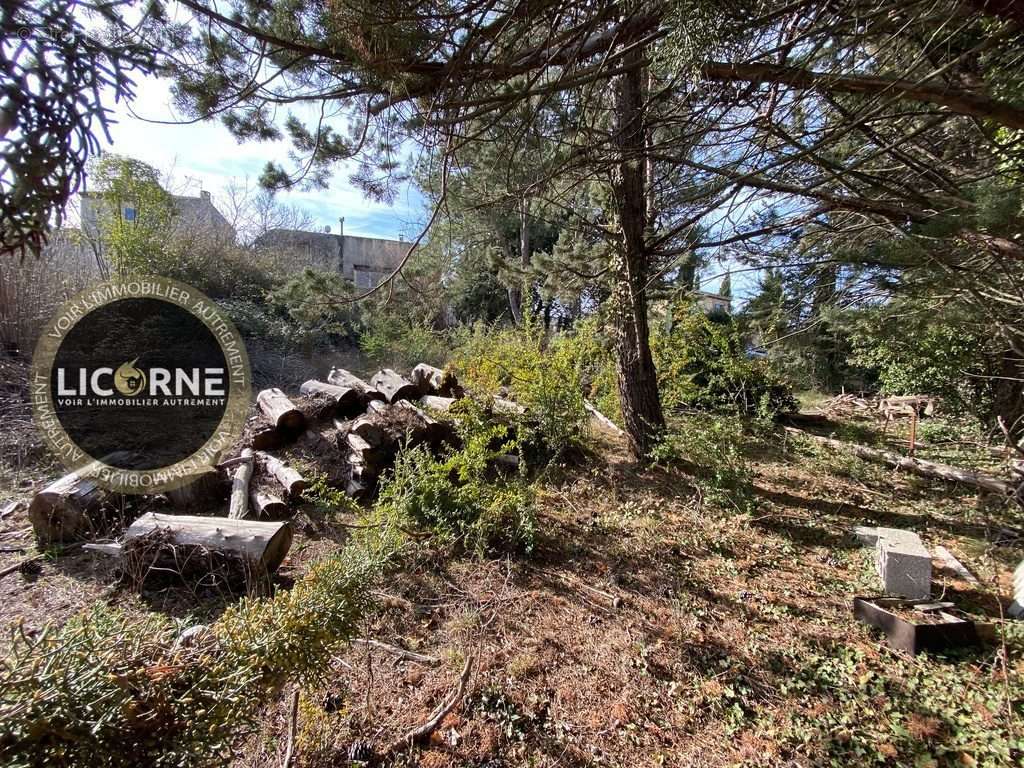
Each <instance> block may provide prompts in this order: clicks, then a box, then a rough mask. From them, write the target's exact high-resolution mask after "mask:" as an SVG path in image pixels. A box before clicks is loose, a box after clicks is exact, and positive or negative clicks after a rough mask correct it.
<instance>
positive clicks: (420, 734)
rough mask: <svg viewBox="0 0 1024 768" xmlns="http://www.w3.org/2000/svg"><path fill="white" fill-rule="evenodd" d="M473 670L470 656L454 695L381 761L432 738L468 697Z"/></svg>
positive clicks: (383, 756)
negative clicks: (444, 721) (467, 688)
mask: <svg viewBox="0 0 1024 768" xmlns="http://www.w3.org/2000/svg"><path fill="white" fill-rule="evenodd" d="M472 669H473V657H472V656H469V657H468V658H467V659H466V664H465V666H464V667H463V668H462V674H461V675H460V676H459V685H458V687H457V688H456V689H455V691H454V692H453V693H452V695H451V696H449V697H448V699H447V700H445V701H443V702H441V704H439V705H438V706H437V709H435V710H434V711H433V713H432V714H431V715H430V718H429V719H428V720H427V721H426V722H425V723H423V724H422V725H419V726H417V727H416V728H413V729H412V730H411V731H409V732H408V733H407V734H405V735H404V736H402V738H400V739H397V740H395V741H393V742H391V744H390V745H389V746H388V748H387V749H385V750H384V751H383V752H382V753H381V754H380V755H379V757H380V759H381V760H385V759H387V758H388V757H391V756H392V755H395V754H398V753H399V752H401V751H402V750H404V749H407V748H408V747H410V746H412V745H413V744H417V743H420V742H422V741H424V740H425V739H428V738H430V734H432V733H433V732H434V731H436V730H437V729H438V727H439V726H440V725H441V722H442V721H443V720H444V719H445V717H447V716H448V713H449V712H451V711H452V710H453V709H455V707H456V706H458V704H459V702H461V701H462V699H463V698H464V697H465V696H466V686H467V685H468V684H469V675H470V672H471V671H472Z"/></svg>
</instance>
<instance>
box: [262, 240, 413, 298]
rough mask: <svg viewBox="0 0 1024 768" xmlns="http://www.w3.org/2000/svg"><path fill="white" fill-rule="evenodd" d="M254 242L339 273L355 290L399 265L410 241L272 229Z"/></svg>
mask: <svg viewBox="0 0 1024 768" xmlns="http://www.w3.org/2000/svg"><path fill="white" fill-rule="evenodd" d="M255 245H256V248H259V249H265V250H273V251H276V252H278V253H284V254H289V255H291V256H292V257H294V258H295V259H296V260H297V261H304V262H306V263H307V264H309V265H310V266H312V267H315V268H317V269H322V270H325V271H328V272H338V273H340V274H341V275H343V276H344V277H346V278H347V279H349V280H351V281H352V283H353V284H354V285H355V287H356V288H357V289H360V290H369V289H370V288H374V287H376V286H377V285H378V284H380V283H381V281H383V280H384V279H385V278H386V277H388V275H390V274H391V273H392V272H394V271H395V269H397V268H398V265H399V264H400V263H401V262H402V259H403V258H405V255H406V254H407V253H408V252H409V248H410V247H411V245H412V244H411V243H407V242H403V241H401V240H385V239H383V238H377V237H359V236H356V235H346V234H343V233H342V234H337V235H335V234H331V233H330V232H306V231H304V230H299V229H272V230H270V231H269V232H267V233H266V234H264V235H261V236H260V237H258V238H256V243H255Z"/></svg>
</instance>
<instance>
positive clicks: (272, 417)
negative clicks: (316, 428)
mask: <svg viewBox="0 0 1024 768" xmlns="http://www.w3.org/2000/svg"><path fill="white" fill-rule="evenodd" d="M256 404H257V405H258V406H259V409H260V411H261V412H262V413H263V415H264V416H266V418H267V421H269V422H270V423H271V424H273V425H274V426H275V427H277V428H278V429H279V430H281V431H283V432H289V433H293V434H294V433H296V432H301V431H302V430H303V429H304V428H305V426H306V417H305V416H303V415H302V411H300V410H299V409H298V408H296V407H295V403H293V402H292V401H291V400H289V399H288V395H286V394H285V393H284V392H282V391H281V390H280V389H278V388H277V387H272V388H270V389H264V390H263V391H262V392H260V393H259V394H258V395H257V396H256Z"/></svg>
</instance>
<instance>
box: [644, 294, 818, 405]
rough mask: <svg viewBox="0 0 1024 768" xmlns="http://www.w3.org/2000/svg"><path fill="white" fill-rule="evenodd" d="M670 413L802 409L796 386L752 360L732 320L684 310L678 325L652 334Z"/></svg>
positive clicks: (663, 395)
mask: <svg viewBox="0 0 1024 768" xmlns="http://www.w3.org/2000/svg"><path fill="white" fill-rule="evenodd" d="M651 347H652V350H653V353H654V362H655V366H656V367H657V369H658V386H659V387H660V390H661V401H662V405H663V407H664V408H665V410H666V411H669V412H671V411H673V410H680V409H698V410H706V411H715V412H720V413H736V414H741V415H744V416H757V417H761V418H770V417H772V416H774V415H775V414H776V413H779V412H782V411H793V410H796V409H797V406H798V404H797V402H796V398H794V397H793V393H792V391H791V389H790V387H789V386H788V385H787V384H786V383H784V382H783V381H782V380H781V379H779V377H778V376H777V375H776V374H775V373H774V371H773V370H772V369H771V367H770V366H769V364H768V363H767V362H766V361H764V360H752V359H750V358H748V357H747V355H746V354H745V350H744V347H743V340H742V338H741V336H740V333H739V330H738V329H737V328H736V326H735V324H734V323H733V322H732V320H731V319H729V318H728V317H722V318H718V319H713V318H709V317H708V316H707V315H705V314H704V312H702V311H700V310H699V309H695V308H693V307H690V306H689V305H681V306H679V307H677V308H676V309H675V310H674V315H673V322H672V326H671V328H670V329H668V330H657V331H655V332H654V333H652V335H651Z"/></svg>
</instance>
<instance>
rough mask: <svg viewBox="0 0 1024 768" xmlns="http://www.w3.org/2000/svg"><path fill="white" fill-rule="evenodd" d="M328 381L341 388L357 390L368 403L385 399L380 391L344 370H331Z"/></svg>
mask: <svg viewBox="0 0 1024 768" xmlns="http://www.w3.org/2000/svg"><path fill="white" fill-rule="evenodd" d="M327 381H328V383H330V384H334V385H336V386H339V387H349V388H350V389H354V390H356V391H357V392H359V393H361V394H362V396H363V399H364V400H365V401H366V402H370V401H372V400H383V399H384V395H383V394H382V393H381V392H380V391H379V390H377V389H376V388H374V387H372V386H370V385H369V384H367V383H366V382H365V381H363V380H362V379H360V378H359V377H358V376H356V375H355V374H353V373H349V372H348V371H346V370H345V369H343V368H331V372H330V373H328V374H327Z"/></svg>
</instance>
